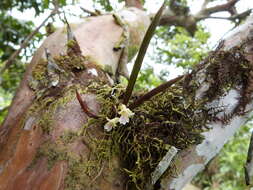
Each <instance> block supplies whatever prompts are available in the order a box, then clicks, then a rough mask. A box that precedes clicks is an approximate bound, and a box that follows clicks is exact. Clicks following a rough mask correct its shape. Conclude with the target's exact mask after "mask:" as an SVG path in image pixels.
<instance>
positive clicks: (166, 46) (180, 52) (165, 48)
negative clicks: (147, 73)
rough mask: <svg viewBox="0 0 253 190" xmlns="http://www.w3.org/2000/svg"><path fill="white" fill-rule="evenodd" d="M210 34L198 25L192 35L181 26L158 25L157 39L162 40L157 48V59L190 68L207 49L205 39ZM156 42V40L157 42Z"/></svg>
mask: <svg viewBox="0 0 253 190" xmlns="http://www.w3.org/2000/svg"><path fill="white" fill-rule="evenodd" d="M209 37H210V34H209V33H208V32H207V31H206V30H205V28H204V27H203V26H201V25H199V27H198V30H197V32H196V33H195V36H194V37H191V36H190V35H189V34H188V32H187V31H186V30H185V29H184V28H181V27H170V28H169V29H168V28H167V27H160V29H159V30H158V31H157V36H156V39H157V40H162V42H160V41H159V42H160V43H161V45H160V44H159V45H160V47H159V48H158V50H157V55H158V56H157V59H158V60H159V62H160V63H161V62H162V63H166V64H173V65H176V66H177V67H183V68H185V69H186V68H188V69H189V68H191V67H192V66H193V65H195V64H197V63H199V62H200V61H201V60H202V59H203V58H204V57H205V56H206V55H207V51H208V50H209V47H208V44H207V40H208V38H209ZM157 43H158V42H156V44H157Z"/></svg>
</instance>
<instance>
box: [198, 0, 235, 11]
mask: <svg viewBox="0 0 253 190" xmlns="http://www.w3.org/2000/svg"><path fill="white" fill-rule="evenodd" d="M239 1H240V0H230V1H228V2H227V3H224V4H221V5H216V6H214V7H210V8H206V9H203V10H200V12H202V14H205V15H210V14H213V13H217V12H221V11H227V10H229V9H230V8H231V7H233V6H234V5H235V4H236V3H237V2H239Z"/></svg>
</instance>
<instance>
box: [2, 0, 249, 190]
mask: <svg viewBox="0 0 253 190" xmlns="http://www.w3.org/2000/svg"><path fill="white" fill-rule="evenodd" d="M93 2H94V7H95V8H99V9H102V10H103V11H104V12H106V11H112V10H113V9H114V8H115V7H114V5H115V4H119V3H121V4H122V3H123V0H118V2H116V1H114V2H115V4H112V3H111V2H112V1H110V0H93ZM187 2H190V0H189V1H183V3H184V4H185V5H187ZM75 3H76V2H75V1H68V0H58V1H57V0H55V1H50V0H44V1H41V0H1V1H0V25H1V27H0V68H1V67H3V66H4V61H6V60H7V59H8V58H9V57H10V55H11V54H12V53H13V52H14V51H15V50H16V49H17V48H19V45H20V44H21V43H22V41H23V40H24V39H25V38H26V37H27V36H28V35H29V34H30V33H31V32H32V31H33V30H34V29H35V24H34V23H33V21H32V20H31V21H23V20H22V19H17V18H14V17H12V11H20V12H23V11H26V10H31V9H32V10H34V12H35V15H36V16H37V17H39V16H41V14H43V13H44V12H45V11H46V10H50V9H52V8H53V7H54V6H58V7H59V8H64V7H67V6H68V5H70V4H75ZM210 35H211V34H209V33H208V31H207V30H206V28H205V27H203V25H202V24H199V25H198V30H197V32H196V33H195V35H194V36H191V35H189V33H188V32H187V31H186V30H185V29H184V28H181V27H174V26H173V27H159V28H158V30H157V32H156V35H155V37H154V38H153V40H152V46H153V47H155V48H153V49H152V51H151V53H150V54H149V58H148V60H149V61H148V62H149V64H146V65H145V66H144V69H143V70H142V71H141V75H140V76H139V78H138V83H137V85H136V88H137V89H147V88H153V87H155V86H157V85H159V84H160V83H161V82H162V81H165V80H167V79H168V78H169V77H170V71H169V70H164V69H163V70H162V71H161V72H155V70H154V68H155V67H154V66H155V63H159V64H163V65H165V66H166V65H174V66H175V67H181V68H183V69H184V70H186V71H187V70H191V68H192V67H193V66H194V65H195V64H196V63H198V62H200V61H201V60H202V59H203V57H205V56H206V55H207V52H208V51H209V50H210V47H209V46H208V43H207V42H208V39H209V37H210ZM44 37H45V34H43V33H42V32H41V31H40V32H39V33H37V34H36V35H35V36H34V38H33V40H32V41H31V42H30V43H29V46H28V47H27V48H26V49H25V50H24V51H22V52H21V54H20V55H19V56H18V57H17V58H16V60H15V62H14V64H12V65H11V67H10V68H9V69H8V70H7V71H6V72H5V73H4V74H2V75H1V76H0V85H1V86H0V123H1V121H3V118H4V116H5V115H6V113H7V110H8V109H7V108H8V105H9V104H10V102H11V99H12V97H13V94H14V93H15V90H16V88H17V86H18V84H19V82H20V80H21V78H22V74H23V73H24V70H25V65H26V63H27V62H28V61H29V60H30V59H31V55H32V54H33V52H34V51H35V49H36V48H37V47H38V43H39V42H40V41H41V40H42V39H43V38H44ZM150 63H151V64H150ZM172 72H173V71H172ZM155 73H156V74H155ZM250 127H251V124H250V123H249V124H247V125H246V126H245V127H243V128H242V129H241V130H240V131H239V132H238V133H237V135H236V136H235V137H234V138H233V140H231V141H230V142H229V143H228V144H227V145H226V146H225V147H224V149H223V151H222V152H221V153H220V154H219V156H218V157H216V158H215V159H214V160H213V161H212V162H211V164H210V165H209V167H207V169H206V170H205V171H204V172H202V173H201V174H199V175H198V176H197V177H196V178H195V180H194V183H195V184H196V185H197V186H199V187H201V188H202V189H208V190H209V189H220V190H229V189H231V190H232V189H233V190H235V189H238V190H243V189H245V188H246V187H245V184H244V173H243V165H244V163H245V160H246V155H247V148H248V141H249V130H250Z"/></svg>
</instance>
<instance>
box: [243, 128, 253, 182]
mask: <svg viewBox="0 0 253 190" xmlns="http://www.w3.org/2000/svg"><path fill="white" fill-rule="evenodd" d="M244 173H245V183H246V185H251V184H252V176H253V132H252V133H251V138H250V144H249V149H248V156H247V161H246V164H245V165H244Z"/></svg>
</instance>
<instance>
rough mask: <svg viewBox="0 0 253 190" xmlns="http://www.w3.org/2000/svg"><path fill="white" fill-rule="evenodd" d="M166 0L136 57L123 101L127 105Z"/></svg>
mask: <svg viewBox="0 0 253 190" xmlns="http://www.w3.org/2000/svg"><path fill="white" fill-rule="evenodd" d="M166 1H167V0H165V1H164V3H163V5H162V6H161V8H160V9H159V11H158V12H157V13H156V15H155V17H154V19H153V21H152V23H151V24H150V26H149V28H148V30H147V32H146V34H145V36H144V39H143V41H142V44H141V47H140V50H139V53H138V55H137V58H136V60H135V63H134V67H133V70H132V73H131V75H130V79H129V83H128V86H127V89H126V92H125V95H124V99H123V103H124V104H125V105H127V103H128V101H129V99H130V97H131V95H132V92H133V89H134V85H135V82H136V79H137V76H138V74H139V72H140V69H141V65H142V62H143V59H144V56H145V54H146V51H147V49H148V45H149V43H150V40H151V38H152V36H153V35H154V32H155V29H156V27H157V25H158V24H159V21H160V18H161V16H162V13H163V10H164V9H165V5H166Z"/></svg>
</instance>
